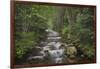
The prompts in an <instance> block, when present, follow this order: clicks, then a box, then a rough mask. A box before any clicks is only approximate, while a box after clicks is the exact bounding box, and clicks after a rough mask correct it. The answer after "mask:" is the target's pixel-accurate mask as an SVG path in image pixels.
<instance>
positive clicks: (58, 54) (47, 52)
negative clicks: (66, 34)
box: [29, 29, 64, 63]
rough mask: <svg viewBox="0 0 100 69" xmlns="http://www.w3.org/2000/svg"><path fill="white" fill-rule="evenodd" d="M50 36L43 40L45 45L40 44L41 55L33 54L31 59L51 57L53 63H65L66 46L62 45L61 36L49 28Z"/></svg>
mask: <svg viewBox="0 0 100 69" xmlns="http://www.w3.org/2000/svg"><path fill="white" fill-rule="evenodd" d="M46 31H47V32H48V35H47V36H48V37H47V40H46V41H45V42H41V44H42V45H43V46H40V48H41V50H40V51H39V53H40V54H41V55H37V56H31V57H30V58H29V59H42V60H45V57H46V58H49V60H50V61H51V63H63V60H64V48H63V47H61V45H62V43H61V42H60V39H61V37H60V36H59V34H58V33H57V32H55V31H53V30H50V29H47V30H46Z"/></svg>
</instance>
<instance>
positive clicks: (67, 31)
mask: <svg viewBox="0 0 100 69" xmlns="http://www.w3.org/2000/svg"><path fill="white" fill-rule="evenodd" d="M93 18H94V8H90V7H83V8H81V7H67V6H50V5H49V6H48V5H34V4H16V5H15V33H14V36H15V50H16V55H15V59H16V63H21V62H20V60H22V59H24V60H25V55H26V54H27V53H29V52H30V51H31V50H32V49H33V48H35V47H37V46H39V45H40V42H41V41H45V40H46V37H47V32H46V29H52V30H54V31H56V32H58V33H59V34H60V36H61V42H62V43H66V44H71V43H73V44H74V46H76V47H80V48H81V49H82V50H83V51H84V54H85V55H86V56H87V58H88V59H89V60H93V57H95V53H94V52H95V50H94V44H93V43H94V23H93V22H94V21H93ZM24 60H23V62H24Z"/></svg>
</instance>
